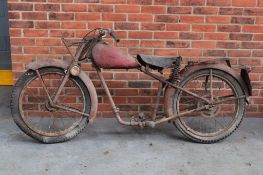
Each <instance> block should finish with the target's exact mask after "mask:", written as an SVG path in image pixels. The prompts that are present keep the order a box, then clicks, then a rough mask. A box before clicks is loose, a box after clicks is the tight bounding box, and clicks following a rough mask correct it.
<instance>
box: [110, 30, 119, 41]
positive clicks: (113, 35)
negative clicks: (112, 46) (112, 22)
mask: <svg viewBox="0 0 263 175" xmlns="http://www.w3.org/2000/svg"><path fill="white" fill-rule="evenodd" d="M110 36H112V38H113V39H114V40H115V41H116V42H117V43H118V42H120V38H118V37H117V36H116V34H115V32H114V31H113V30H112V31H111V32H110Z"/></svg>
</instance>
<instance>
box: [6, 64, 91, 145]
mask: <svg viewBox="0 0 263 175" xmlns="http://www.w3.org/2000/svg"><path fill="white" fill-rule="evenodd" d="M39 72H40V75H41V77H42V79H43V81H44V83H45V85H46V87H47V91H48V93H49V94H50V96H51V98H52V97H54V95H55V93H56V91H57V89H58V87H59V85H60V84H61V82H62V79H63V77H64V76H65V71H64V70H63V69H60V68H54V67H48V68H41V69H39ZM57 103H58V104H59V105H63V106H68V107H71V108H74V109H76V110H78V111H81V112H85V113H88V114H89V112H90V109H91V101H90V94H89V91H88V89H87V88H86V86H85V84H84V83H83V82H82V80H81V79H79V78H78V77H73V76H70V77H69V80H68V81H67V82H66V84H65V86H64V87H63V89H62V91H61V94H60V96H59V98H58V100H57ZM11 111H12V115H13V119H14V121H15V123H16V124H17V125H18V126H19V128H21V130H22V131H24V132H25V133H26V134H27V135H29V136H31V137H32V138H34V139H36V140H38V141H40V142H44V143H56V142H63V141H66V140H69V139H71V138H73V137H75V136H76V135H77V134H78V133H80V131H81V130H82V129H84V128H85V126H86V125H87V123H88V118H87V117H85V116H83V115H81V114H78V113H74V112H70V111H66V110H62V109H58V108H53V107H51V105H50V104H49V101H48V96H47V95H46V93H45V90H44V88H43V86H42V84H41V81H40V79H39V78H38V76H37V74H36V72H35V71H33V70H29V71H27V72H26V73H25V74H23V75H22V76H21V78H20V79H19V80H18V81H17V83H16V85H15V87H14V90H13V93H12V100H11Z"/></svg>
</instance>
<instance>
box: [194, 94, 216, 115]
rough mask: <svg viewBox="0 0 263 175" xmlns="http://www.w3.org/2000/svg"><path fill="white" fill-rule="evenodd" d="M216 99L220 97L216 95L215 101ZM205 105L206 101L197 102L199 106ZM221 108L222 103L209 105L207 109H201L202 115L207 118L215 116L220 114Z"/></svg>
mask: <svg viewBox="0 0 263 175" xmlns="http://www.w3.org/2000/svg"><path fill="white" fill-rule="evenodd" d="M216 100H218V99H217V98H216V97H214V100H213V101H216ZM204 105H205V103H204V102H202V101H199V102H198V104H197V106H198V107H202V106H204ZM220 110H221V106H220V105H209V106H208V108H207V109H204V110H202V111H201V115H202V116H203V117H205V118H213V117H216V116H217V115H218V114H219V112H220Z"/></svg>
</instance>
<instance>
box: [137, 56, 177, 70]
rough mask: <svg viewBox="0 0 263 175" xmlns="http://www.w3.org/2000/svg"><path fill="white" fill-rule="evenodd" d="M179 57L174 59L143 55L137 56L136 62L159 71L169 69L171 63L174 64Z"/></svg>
mask: <svg viewBox="0 0 263 175" xmlns="http://www.w3.org/2000/svg"><path fill="white" fill-rule="evenodd" d="M180 58H181V57H180V56H176V57H161V56H148V55H143V54H138V55H137V60H138V62H139V63H140V64H141V65H143V66H146V65H148V66H149V67H150V68H152V69H160V68H169V67H171V65H172V64H173V63H175V62H176V61H177V60H178V59H180Z"/></svg>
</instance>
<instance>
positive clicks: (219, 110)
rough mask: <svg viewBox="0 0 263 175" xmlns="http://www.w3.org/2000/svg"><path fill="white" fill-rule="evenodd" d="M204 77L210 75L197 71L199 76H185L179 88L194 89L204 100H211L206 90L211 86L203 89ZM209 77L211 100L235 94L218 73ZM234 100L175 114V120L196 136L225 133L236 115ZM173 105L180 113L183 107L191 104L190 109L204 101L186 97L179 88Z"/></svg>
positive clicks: (231, 86)
mask: <svg viewBox="0 0 263 175" xmlns="http://www.w3.org/2000/svg"><path fill="white" fill-rule="evenodd" d="M210 70H211V69H210ZM207 76H209V77H210V73H209V72H206V73H200V74H199V75H196V76H193V77H192V78H189V79H188V80H187V81H185V82H184V83H183V85H182V87H183V88H187V89H188V90H190V91H191V92H194V93H196V94H198V95H200V96H202V97H204V98H206V99H211V95H209V94H208V93H207V91H210V89H211V88H210V87H211V85H210V86H208V87H207V89H206V90H205V84H206V83H204V82H206V79H207ZM212 77H213V78H212V79H213V81H212V82H213V83H212V89H213V92H215V94H214V95H213V99H214V100H215V101H216V100H218V99H222V97H225V96H234V97H237V96H238V95H237V94H238V93H237V91H236V89H235V88H234V86H233V84H232V83H231V82H229V80H227V79H226V78H224V77H223V76H221V75H218V74H213V76H212ZM193 80H194V81H193ZM190 81H192V82H190ZM189 82H190V83H189ZM208 83H209V81H208ZM187 84H188V86H187ZM203 86H204V87H203ZM206 86H207V85H206ZM216 88H217V89H216ZM193 89H194V90H193ZM187 98H188V99H187ZM186 100H188V101H186ZM183 101H184V102H183ZM238 103H239V100H238V99H237V100H232V101H228V102H227V104H219V105H216V106H215V107H211V108H209V109H206V110H202V111H200V112H195V113H194V114H189V115H187V116H183V117H179V118H178V121H179V123H180V125H181V126H183V127H184V128H185V129H186V130H187V131H188V132H189V133H190V134H191V135H194V136H198V137H214V136H217V135H220V134H222V133H225V132H226V131H228V130H229V129H230V128H231V127H232V126H233V124H234V123H235V121H236V120H237V116H238V111H239V105H238ZM174 104H175V105H177V112H178V113H180V111H181V112H182V111H184V110H190V109H191V107H192V109H193V108H197V107H201V106H202V105H204V102H201V101H200V100H196V98H194V97H192V96H191V97H190V96H189V95H188V96H186V93H185V92H182V91H181V92H179V95H178V101H177V102H176V101H175V102H174ZM187 105H188V106H187ZM209 120H210V121H209Z"/></svg>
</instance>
